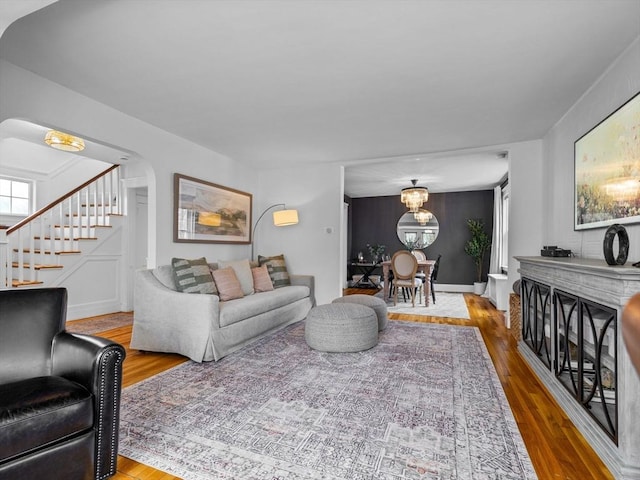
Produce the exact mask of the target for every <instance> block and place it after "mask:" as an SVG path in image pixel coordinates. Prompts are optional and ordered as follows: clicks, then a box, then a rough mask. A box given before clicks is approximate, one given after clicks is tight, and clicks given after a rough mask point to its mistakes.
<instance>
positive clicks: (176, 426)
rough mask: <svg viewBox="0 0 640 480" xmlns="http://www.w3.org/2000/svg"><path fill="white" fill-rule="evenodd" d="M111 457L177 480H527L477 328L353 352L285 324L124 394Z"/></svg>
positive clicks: (419, 330)
mask: <svg viewBox="0 0 640 480" xmlns="http://www.w3.org/2000/svg"><path fill="white" fill-rule="evenodd" d="M121 408H122V410H121V426H120V449H119V453H120V454H122V455H124V456H125V457H129V458H131V459H134V460H136V461H138V462H141V463H144V464H147V465H150V466H152V467H155V468H157V469H159V470H163V471H165V472H167V473H170V474H173V475H176V476H179V477H182V478H184V479H186V480H205V479H208V480H209V479H225V480H229V479H234V480H248V479H269V480H271V479H279V480H285V479H295V480H299V479H344V480H354V479H358V480H363V479H393V480H399V479H430V480H433V479H439V480H444V479H449V480H454V479H503V480H510V479H535V478H536V476H535V473H534V470H533V468H532V465H531V462H530V459H529V457H528V454H527V451H526V448H525V446H524V443H523V441H522V437H521V436H520V433H519V431H518V429H517V426H516V424H515V421H514V418H513V415H512V413H511V410H510V409H509V405H508V402H507V400H506V398H505V395H504V391H503V390H502V386H501V384H500V381H499V379H498V377H497V375H496V373H495V369H494V367H493V364H492V363H491V360H490V358H489V355H488V353H487V350H486V347H485V346H484V343H483V341H482V338H481V335H480V332H479V330H478V329H476V328H475V327H459V326H449V325H436V324H417V323H409V322H399V321H391V322H390V323H389V327H388V328H387V329H386V330H385V331H384V332H381V334H380V341H379V344H378V345H377V346H376V347H374V348H372V349H370V350H368V351H365V352H360V353H333V354H331V353H322V352H318V351H315V350H311V349H310V348H309V347H308V346H307V344H306V343H305V340H304V322H301V323H297V324H294V325H291V326H289V327H287V328H285V329H284V330H281V331H279V332H277V333H276V334H274V335H272V336H270V337H267V338H265V339H262V340H260V341H258V342H256V343H254V344H253V345H251V346H249V347H246V348H245V349H244V350H242V351H240V352H236V353H234V354H231V355H229V356H228V357H225V358H223V359H222V360H220V361H219V362H217V363H214V362H209V363H202V364H197V363H194V362H187V363H185V364H181V365H179V366H177V367H175V368H173V369H171V370H168V371H166V372H163V373H161V374H158V375H156V376H153V377H150V378H148V379H146V380H144V381H142V382H140V383H138V384H135V385H133V386H131V387H128V388H126V389H125V390H124V391H123V399H122V407H121Z"/></svg>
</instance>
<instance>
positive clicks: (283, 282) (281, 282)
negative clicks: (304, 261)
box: [258, 255, 291, 288]
mask: <svg viewBox="0 0 640 480" xmlns="http://www.w3.org/2000/svg"><path fill="white" fill-rule="evenodd" d="M258 262H259V263H260V266H262V265H266V266H267V269H268V270H269V276H270V277H271V281H272V282H273V287H274V288H281V287H286V286H288V285H291V279H290V278H289V272H288V271H287V264H286V263H285V261H284V255H275V256H273V257H263V256H261V255H258Z"/></svg>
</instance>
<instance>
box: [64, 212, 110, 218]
mask: <svg viewBox="0 0 640 480" xmlns="http://www.w3.org/2000/svg"><path fill="white" fill-rule="evenodd" d="M104 215H105V217H116V216H122V214H121V213H108V212H105V214H104ZM98 216H100V215H98ZM65 217H95V215H85V214H83V213H81V214H80V215H78V213H77V212H75V213H71V214H69V213H65Z"/></svg>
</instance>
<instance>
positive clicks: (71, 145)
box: [44, 130, 84, 152]
mask: <svg viewBox="0 0 640 480" xmlns="http://www.w3.org/2000/svg"><path fill="white" fill-rule="evenodd" d="M44 143H46V144H47V145H49V146H50V147H53V148H55V149H56V150H64V151H65V152H80V151H82V150H84V140H82V139H81V138H78V137H74V136H73V135H69V134H68V133H63V132H58V131H57V130H49V131H48V132H47V134H46V135H45V137H44Z"/></svg>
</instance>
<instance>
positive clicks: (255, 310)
mask: <svg viewBox="0 0 640 480" xmlns="http://www.w3.org/2000/svg"><path fill="white" fill-rule="evenodd" d="M309 295H310V291H309V287H306V286H302V285H291V286H288V287H283V288H277V289H275V290H272V291H270V292H261V293H256V294H255V295H250V296H248V297H244V298H242V299H238V300H231V301H229V302H221V303H220V326H221V327H226V326H227V325H231V324H233V323H237V322H241V321H242V320H245V319H247V318H249V317H254V316H256V315H259V314H261V313H265V312H269V311H271V310H275V309H276V308H280V307H283V306H285V305H289V304H291V303H293V302H296V301H298V300H302V299H304V298H307V297H308V296H309Z"/></svg>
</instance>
